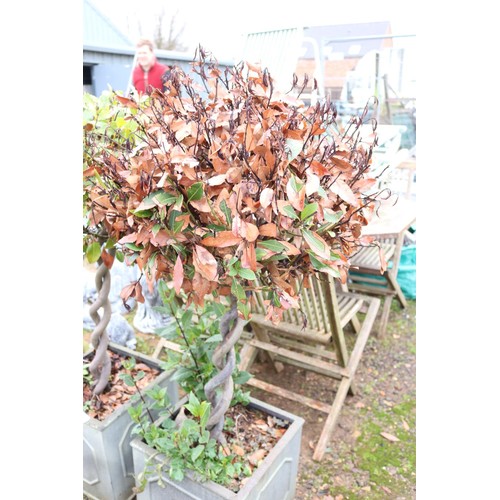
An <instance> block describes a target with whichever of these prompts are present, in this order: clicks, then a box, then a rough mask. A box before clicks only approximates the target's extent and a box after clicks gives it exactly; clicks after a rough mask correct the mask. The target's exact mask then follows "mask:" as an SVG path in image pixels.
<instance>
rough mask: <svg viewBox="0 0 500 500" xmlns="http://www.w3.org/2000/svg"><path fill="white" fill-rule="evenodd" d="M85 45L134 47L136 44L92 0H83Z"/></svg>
mask: <svg viewBox="0 0 500 500" xmlns="http://www.w3.org/2000/svg"><path fill="white" fill-rule="evenodd" d="M83 46H84V47H86V46H89V47H113V48H132V49H134V44H133V43H132V42H131V41H130V40H129V39H128V38H127V37H126V36H125V35H124V34H123V33H121V32H120V30H119V29H118V28H117V27H116V26H115V25H114V24H113V23H112V22H111V21H110V20H109V19H108V18H107V17H106V16H105V15H104V14H102V13H101V12H100V11H99V10H98V9H97V8H96V7H95V6H94V5H93V4H92V2H90V0H83Z"/></svg>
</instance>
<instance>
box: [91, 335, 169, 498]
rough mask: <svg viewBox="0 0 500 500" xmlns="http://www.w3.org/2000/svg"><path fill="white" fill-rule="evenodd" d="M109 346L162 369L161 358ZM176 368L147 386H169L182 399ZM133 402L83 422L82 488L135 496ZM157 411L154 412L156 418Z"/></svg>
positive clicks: (100, 494)
mask: <svg viewBox="0 0 500 500" xmlns="http://www.w3.org/2000/svg"><path fill="white" fill-rule="evenodd" d="M109 349H110V350H111V351H113V352H116V353H118V354H122V355H123V356H125V357H130V356H132V357H135V358H136V360H137V362H141V363H145V364H147V365H148V366H150V367H154V368H157V369H160V365H159V363H158V360H157V359H155V358H152V357H150V356H146V355H144V354H140V353H137V352H136V351H132V350H130V349H127V348H126V347H123V346H121V345H118V344H113V343H112V342H111V343H110V344H109ZM172 374H173V371H171V372H162V373H160V375H158V377H157V378H156V379H155V380H154V381H153V382H152V383H151V384H150V385H149V386H147V387H146V388H145V389H144V391H145V390H148V389H149V388H152V387H153V386H154V385H159V386H160V387H162V388H163V387H166V388H167V394H168V395H169V397H170V400H171V402H172V405H175V404H177V402H178V400H179V390H178V385H177V383H176V382H174V381H172V380H170V378H171V376H172ZM130 407H131V403H130V402H129V403H127V404H124V405H122V406H121V407H120V408H118V409H117V410H116V411H114V412H113V413H112V414H111V415H109V416H108V417H107V418H106V419H105V420H102V421H100V420H97V419H95V418H88V420H86V421H85V422H84V423H83V492H84V493H85V495H86V496H88V497H89V498H92V499H97V500H128V499H131V498H134V496H135V494H134V493H133V492H132V488H133V487H134V486H135V480H134V475H133V474H134V466H133V459H132V449H131V447H130V441H131V439H132V437H131V435H130V433H131V431H132V428H133V426H134V423H133V422H132V420H131V418H130V415H129V413H128V410H129V408H130ZM157 417H158V412H154V413H153V418H157Z"/></svg>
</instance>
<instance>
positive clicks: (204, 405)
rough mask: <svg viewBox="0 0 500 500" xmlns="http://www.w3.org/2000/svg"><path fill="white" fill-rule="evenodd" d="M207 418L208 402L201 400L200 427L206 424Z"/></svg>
mask: <svg viewBox="0 0 500 500" xmlns="http://www.w3.org/2000/svg"><path fill="white" fill-rule="evenodd" d="M209 418H210V403H209V402H208V401H202V402H201V404H200V427H201V428H202V429H205V427H206V426H207V422H208V419H209ZM209 435H210V434H209Z"/></svg>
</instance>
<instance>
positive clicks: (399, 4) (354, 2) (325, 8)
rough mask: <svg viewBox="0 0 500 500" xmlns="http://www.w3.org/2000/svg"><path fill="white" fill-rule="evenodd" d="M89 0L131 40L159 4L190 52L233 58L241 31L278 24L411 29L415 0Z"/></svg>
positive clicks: (147, 27) (150, 26) (148, 26)
mask: <svg viewBox="0 0 500 500" xmlns="http://www.w3.org/2000/svg"><path fill="white" fill-rule="evenodd" d="M90 1H91V2H92V3H93V4H94V5H95V6H96V7H97V8H98V9H99V10H100V11H101V12H102V13H104V14H105V15H106V16H107V17H109V18H110V20H111V21H113V23H114V24H115V25H116V26H117V27H119V28H120V29H121V30H122V31H123V32H124V33H125V34H126V35H128V36H129V37H130V38H131V40H132V41H134V40H135V39H137V38H138V36H139V33H138V31H137V21H139V22H140V24H141V26H142V28H143V30H144V31H143V35H144V36H149V37H152V35H153V30H154V27H155V22H156V19H157V17H158V14H159V13H160V12H161V10H162V8H164V9H165V16H166V17H170V15H172V14H174V13H176V21H177V25H178V28H181V27H183V34H182V37H181V40H182V42H183V44H184V45H185V46H187V47H188V49H189V50H190V51H194V49H195V48H196V47H197V45H198V44H201V45H202V46H203V47H204V48H205V49H207V50H209V51H211V52H213V53H214V55H215V56H216V57H217V58H219V59H224V58H233V57H238V51H239V50H240V48H241V46H242V45H241V44H242V42H243V36H244V35H245V34H246V33H249V32H256V31H267V30H272V29H278V28H291V27H296V26H301V27H307V26H321V25H329V24H345V23H358V22H374V21H390V22H391V26H392V32H393V34H416V12H415V2H412V1H411V2H410V1H405V0H399V1H398V0H377V1H374V0H351V1H349V2H346V1H345V0H344V1H341V2H340V1H332V0H330V1H325V0H316V1H314V2H304V3H300V4H298V5H299V6H300V7H299V8H297V7H296V6H295V2H291V1H289V0H288V1H284V0H274V1H273V0H248V1H245V2H242V1H236V0H219V1H212V2H208V1H207V0H191V1H189V2H182V3H180V2H172V1H165V0H90ZM229 40H231V42H230V43H228V41H229Z"/></svg>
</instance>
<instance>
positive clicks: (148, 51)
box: [132, 38, 170, 94]
mask: <svg viewBox="0 0 500 500" xmlns="http://www.w3.org/2000/svg"><path fill="white" fill-rule="evenodd" d="M136 47H137V52H136V56H137V63H138V64H137V66H136V67H135V68H134V71H133V74H132V83H133V85H134V87H135V89H136V90H137V91H138V92H139V93H141V94H144V93H146V94H151V91H152V90H153V88H156V89H160V90H164V83H163V81H164V75H165V72H166V71H168V70H169V69H170V68H169V67H168V66H166V65H165V64H161V63H159V62H158V61H157V59H156V56H155V53H154V45H153V42H152V41H151V40H148V39H147V38H141V39H140V40H139V41H138V42H137V45H136Z"/></svg>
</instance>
